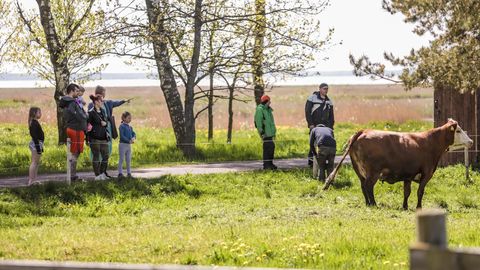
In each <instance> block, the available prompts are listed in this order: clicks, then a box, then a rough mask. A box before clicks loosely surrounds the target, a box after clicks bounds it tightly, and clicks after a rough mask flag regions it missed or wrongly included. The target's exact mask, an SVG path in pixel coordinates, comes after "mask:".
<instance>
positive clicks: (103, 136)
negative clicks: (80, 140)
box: [87, 95, 111, 180]
mask: <svg viewBox="0 0 480 270" xmlns="http://www.w3.org/2000/svg"><path fill="white" fill-rule="evenodd" d="M90 99H91V100H92V102H93V104H94V106H93V108H92V109H90V110H89V111H88V123H90V125H92V129H91V130H90V131H89V132H88V133H87V139H88V144H89V145H90V149H92V155H93V160H92V164H93V171H94V173H95V180H106V179H107V176H106V175H105V172H106V171H107V165H108V157H109V153H108V142H109V141H111V139H110V133H108V130H107V123H108V116H107V115H106V114H105V111H104V110H102V105H103V98H102V96H101V95H95V96H94V95H90ZM100 159H101V160H100Z"/></svg>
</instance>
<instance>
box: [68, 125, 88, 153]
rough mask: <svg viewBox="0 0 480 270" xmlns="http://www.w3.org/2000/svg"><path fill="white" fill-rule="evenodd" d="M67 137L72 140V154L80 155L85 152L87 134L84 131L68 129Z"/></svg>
mask: <svg viewBox="0 0 480 270" xmlns="http://www.w3.org/2000/svg"><path fill="white" fill-rule="evenodd" d="M67 137H68V138H70V140H71V142H72V144H71V145H70V153H72V154H79V153H82V152H83V143H84V142H85V132H83V130H74V129H71V128H67Z"/></svg>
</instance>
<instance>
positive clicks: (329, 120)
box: [305, 83, 335, 166]
mask: <svg viewBox="0 0 480 270" xmlns="http://www.w3.org/2000/svg"><path fill="white" fill-rule="evenodd" d="M327 93H328V84H326V83H322V84H320V86H319V89H318V91H315V92H313V93H312V95H310V96H309V97H308V99H307V102H306V103H305V120H306V121H307V124H308V128H309V129H310V130H312V129H313V128H314V127H316V126H317V125H320V124H322V125H324V126H326V127H328V128H330V129H332V130H333V125H334V124H335V117H334V115H333V102H332V101H331V100H330V98H329V97H328V96H327ZM308 165H309V166H312V165H313V153H312V151H310V152H309V153H308Z"/></svg>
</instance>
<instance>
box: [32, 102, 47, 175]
mask: <svg viewBox="0 0 480 270" xmlns="http://www.w3.org/2000/svg"><path fill="white" fill-rule="evenodd" d="M41 117H42V111H41V110H40V108H38V107H31V108H30V111H29V113H28V129H29V131H30V136H31V137H32V141H30V144H29V148H30V151H31V152H32V163H31V164H30V169H29V170H28V185H31V184H33V183H34V182H35V180H36V179H37V173H38V167H39V165H40V157H41V156H42V153H43V141H44V139H45V135H44V133H43V130H42V126H41V125H40V123H39V122H38V120H39V119H40V118H41Z"/></svg>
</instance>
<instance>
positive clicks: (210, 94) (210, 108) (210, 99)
mask: <svg viewBox="0 0 480 270" xmlns="http://www.w3.org/2000/svg"><path fill="white" fill-rule="evenodd" d="M213 75H214V74H213V70H212V69H210V75H209V76H210V91H209V92H208V140H209V141H211V140H212V139H213Z"/></svg>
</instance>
